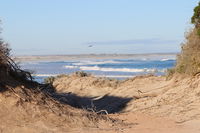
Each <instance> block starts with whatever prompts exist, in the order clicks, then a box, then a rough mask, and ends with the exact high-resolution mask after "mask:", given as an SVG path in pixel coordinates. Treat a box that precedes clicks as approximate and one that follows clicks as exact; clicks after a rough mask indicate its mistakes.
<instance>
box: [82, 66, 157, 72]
mask: <svg viewBox="0 0 200 133" xmlns="http://www.w3.org/2000/svg"><path fill="white" fill-rule="evenodd" d="M80 70H83V71H104V72H158V70H157V69H147V68H144V69H136V68H101V67H98V66H94V67H89V66H81V67H80Z"/></svg>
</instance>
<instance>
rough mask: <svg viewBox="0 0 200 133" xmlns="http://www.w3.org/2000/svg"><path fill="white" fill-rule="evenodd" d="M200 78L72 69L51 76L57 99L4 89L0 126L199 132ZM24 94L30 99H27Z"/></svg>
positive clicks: (107, 132) (108, 132)
mask: <svg viewBox="0 0 200 133" xmlns="http://www.w3.org/2000/svg"><path fill="white" fill-rule="evenodd" d="M199 81H200V76H199V75H196V76H194V77H187V76H185V77H183V76H180V75H175V76H174V77H173V78H172V79H170V80H166V77H164V76H153V75H146V76H137V77H134V78H131V79H127V80H124V81H118V80H113V79H106V78H99V77H94V76H91V75H89V76H81V75H77V74H72V75H67V76H61V77H60V78H56V80H55V81H54V82H53V88H55V90H56V92H52V93H51V96H52V97H54V98H55V99H57V100H58V101H59V103H57V102H54V100H53V101H51V99H50V100H49V98H47V97H46V96H45V95H46V93H45V95H43V93H44V92H46V91H45V90H43V92H42V93H41V92H40V91H39V92H37V93H36V92H35V90H34V89H33V90H34V91H33V90H31V89H28V90H26V88H28V87H27V86H15V87H14V88H13V89H14V93H13V92H12V91H5V92H2V93H0V107H1V108H0V117H1V121H0V131H1V132H3V133H4V132H5V133H9V132H61V133H62V132H63V133H64V132H70V133H71V132H72V133H86V132H87V133H88V132H89V133H115V132H116V133H134V132H136V133H149V132H151V133H188V132H191V133H199V132H200V127H199V126H198V125H199V124H200V113H199V112H200V97H199V96H200V84H199V83H200V82H199ZM10 84H11V85H12V87H13V83H10ZM16 84H17V83H16ZM11 85H7V88H11ZM9 90H10V89H9ZM22 94H23V95H22ZM21 95H22V96H25V97H23V98H25V99H27V98H28V99H29V100H28V99H27V100H25V101H23V98H22V97H21ZM45 99H46V100H45ZM44 101H45V102H44ZM63 104H66V105H63ZM47 105H48V106H47ZM61 105H62V106H61ZM83 109H84V110H83ZM86 110H90V111H92V112H96V113H104V114H107V113H108V115H103V116H102V115H96V113H94V115H91V114H90V113H89V114H88V113H87V111H86ZM57 112H59V113H57Z"/></svg>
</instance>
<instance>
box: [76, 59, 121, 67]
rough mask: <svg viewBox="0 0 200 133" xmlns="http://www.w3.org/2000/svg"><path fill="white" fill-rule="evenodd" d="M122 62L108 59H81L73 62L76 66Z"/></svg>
mask: <svg viewBox="0 0 200 133" xmlns="http://www.w3.org/2000/svg"><path fill="white" fill-rule="evenodd" d="M120 63H122V62H119V61H113V60H107V61H81V62H78V63H73V65H75V66H83V65H94V64H95V65H100V64H120Z"/></svg>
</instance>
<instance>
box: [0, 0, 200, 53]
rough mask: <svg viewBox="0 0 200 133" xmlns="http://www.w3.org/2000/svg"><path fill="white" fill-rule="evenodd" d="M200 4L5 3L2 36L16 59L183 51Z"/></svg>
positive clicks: (182, 0) (0, 15) (111, 0)
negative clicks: (195, 8)
mask: <svg viewBox="0 0 200 133" xmlns="http://www.w3.org/2000/svg"><path fill="white" fill-rule="evenodd" d="M197 3H198V0H165V1H161V0H151V1H150V0H0V4H1V8H0V19H1V20H2V25H1V27H2V28H3V31H2V37H3V38H4V40H5V41H7V42H8V43H9V44H10V46H11V47H12V49H13V54H15V55H27V54H28V55H32V54H34V55H44V54H95V53H96V54H100V53H107V54H112V53H118V54H131V53H133V54H135V53H163V52H178V51H179V50H180V43H181V42H182V41H183V40H184V32H185V31H186V30H188V29H189V27H191V25H190V17H191V16H192V14H193V8H194V7H195V6H196V5H197ZM90 45H92V47H88V46H90Z"/></svg>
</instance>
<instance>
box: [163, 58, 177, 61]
mask: <svg viewBox="0 0 200 133" xmlns="http://www.w3.org/2000/svg"><path fill="white" fill-rule="evenodd" d="M169 60H175V58H166V59H161V60H160V61H169Z"/></svg>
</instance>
